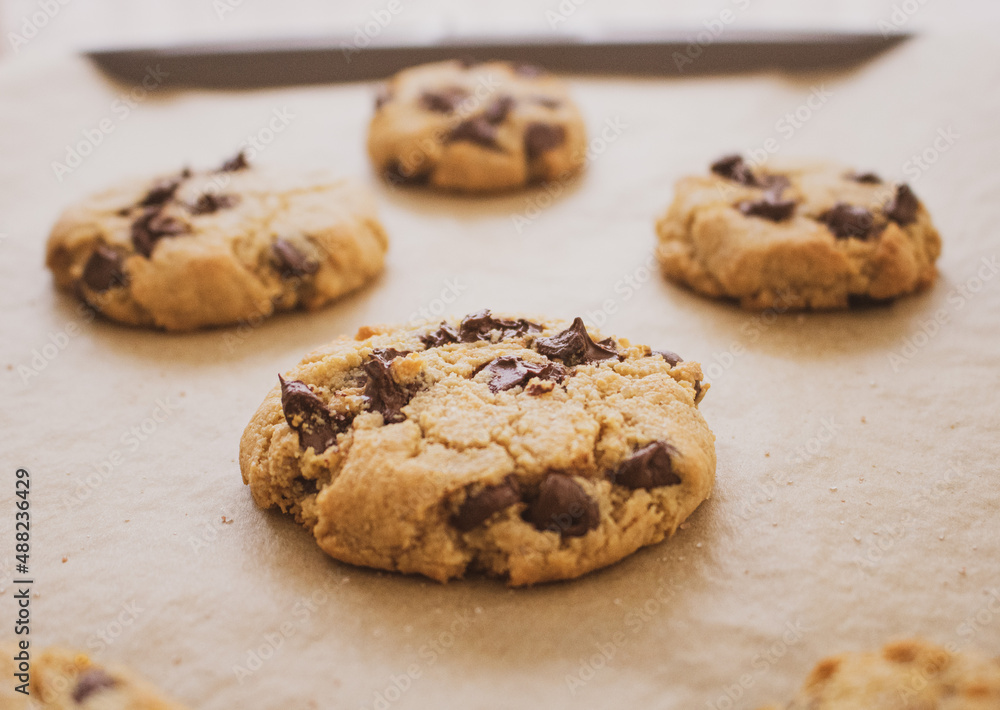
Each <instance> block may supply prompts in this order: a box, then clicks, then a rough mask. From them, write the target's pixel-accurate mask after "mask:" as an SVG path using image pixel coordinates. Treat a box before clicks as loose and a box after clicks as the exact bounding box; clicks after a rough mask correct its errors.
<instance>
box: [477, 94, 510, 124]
mask: <svg viewBox="0 0 1000 710" xmlns="http://www.w3.org/2000/svg"><path fill="white" fill-rule="evenodd" d="M515 103H516V102H515V101H514V97H513V96H498V97H497V98H495V99H494V100H493V101H491V102H490V104H489V105H488V106H487V107H486V110H485V111H483V117H484V118H485V119H486V120H487V121H489V122H490V123H492V124H493V125H494V126H496V125H498V124H501V123H503V122H504V119H505V118H507V114H509V113H510V111H511V109H512V108H514V104H515Z"/></svg>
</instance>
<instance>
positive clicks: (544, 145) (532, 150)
mask: <svg viewBox="0 0 1000 710" xmlns="http://www.w3.org/2000/svg"><path fill="white" fill-rule="evenodd" d="M565 142H566V129H565V128H563V127H562V126H557V125H554V124H552V123H538V122H535V123H529V124H528V125H527V127H526V128H525V129H524V154H525V155H527V156H528V160H534V159H535V158H537V157H538V156H540V155H541V154H542V153H544V152H546V151H549V150H552V149H553V148H558V147H559V146H561V145H562V144H563V143H565Z"/></svg>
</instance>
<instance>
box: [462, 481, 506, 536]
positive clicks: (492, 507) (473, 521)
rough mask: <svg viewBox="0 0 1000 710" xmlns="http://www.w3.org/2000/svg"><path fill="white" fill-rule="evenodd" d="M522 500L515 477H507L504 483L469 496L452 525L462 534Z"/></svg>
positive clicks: (487, 487)
mask: <svg viewBox="0 0 1000 710" xmlns="http://www.w3.org/2000/svg"><path fill="white" fill-rule="evenodd" d="M520 500H521V487H520V486H519V485H518V484H517V479H516V478H514V476H507V477H506V478H505V479H504V480H503V483H499V484H497V485H495V486H486V487H485V488H483V489H482V490H481V491H479V493H475V494H469V495H468V497H466V499H465V502H463V503H462V505H461V507H459V509H458V513H456V514H455V515H454V516H453V517H452V519H451V524H452V525H454V526H455V527H456V528H458V529H459V530H461V531H462V532H468V531H469V530H472V529H473V528H474V527H477V526H478V525H480V524H482V523H484V522H486V520H487V519H488V518H489V517H490V516H491V515H493V514H494V513H497V512H499V511H501V510H504V509H505V508H509V507H510V506H512V505H514V504H515V503H517V502H518V501H520Z"/></svg>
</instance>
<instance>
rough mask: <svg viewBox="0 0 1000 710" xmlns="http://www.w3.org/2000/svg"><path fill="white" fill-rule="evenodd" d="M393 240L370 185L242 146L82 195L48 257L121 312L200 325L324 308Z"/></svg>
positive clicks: (95, 303) (66, 279)
mask: <svg viewBox="0 0 1000 710" xmlns="http://www.w3.org/2000/svg"><path fill="white" fill-rule="evenodd" d="M387 243H388V242H387V238H386V235H385V231H384V230H383V229H382V225H381V224H380V223H379V221H378V217H377V215H376V212H375V205H374V200H373V198H372V197H371V195H370V194H369V192H368V191H367V190H366V189H364V188H362V187H361V186H359V185H357V184H355V183H353V182H351V181H347V180H341V179H335V178H332V177H330V176H329V175H326V174H323V173H298V174H290V173H281V172H278V171H274V170H264V169H259V168H254V167H251V166H249V165H247V163H246V161H245V160H244V159H243V155H242V154H240V155H238V156H236V157H235V158H233V159H232V160H229V161H226V163H224V164H223V165H222V166H221V167H219V168H218V169H216V170H212V171H204V172H192V171H191V170H183V171H181V172H179V173H177V174H174V175H167V176H163V177H159V178H156V179H153V180H148V181H138V182H136V181H133V182H128V183H125V184H123V185H120V186H118V187H115V188H113V189H110V190H108V191H106V192H103V193H101V194H98V195H94V196H92V197H90V198H88V199H86V200H84V201H83V202H81V203H79V204H77V205H75V206H73V207H70V208H69V209H68V210H66V212H65V213H64V214H63V215H62V217H61V218H60V219H59V222H58V223H57V224H56V226H55V227H54V228H53V230H52V235H51V236H50V238H49V244H48V257H47V263H48V266H49V268H50V269H52V273H53V274H54V276H55V282H56V284H57V285H58V286H59V287H61V288H63V289H67V290H72V291H74V292H75V293H76V294H77V295H78V296H79V297H80V298H81V299H83V300H84V301H85V302H86V303H88V304H90V305H91V306H92V307H93V308H95V309H96V310H97V311H99V312H100V313H102V314H104V315H105V316H107V317H108V318H111V319H112V320H117V321H121V322H122V323H128V324H131V325H139V326H150V327H158V328H165V329H167V330H192V329H195V328H200V327H203V326H215V325H226V324H233V323H240V322H256V321H259V320H260V319H261V318H264V317H266V316H269V315H271V314H272V313H274V312H276V311H286V310H291V309H294V308H306V309H313V308H318V307H320V306H322V305H324V304H326V303H328V302H330V301H331V300H333V299H335V298H337V297H339V296H342V295H343V294H345V293H347V292H349V291H352V290H354V289H356V288H358V287H360V286H362V285H364V284H365V283H367V282H369V281H370V280H371V279H372V278H374V276H375V275H376V274H378V273H379V272H380V271H381V270H382V264H383V261H384V256H385V251H386V248H387Z"/></svg>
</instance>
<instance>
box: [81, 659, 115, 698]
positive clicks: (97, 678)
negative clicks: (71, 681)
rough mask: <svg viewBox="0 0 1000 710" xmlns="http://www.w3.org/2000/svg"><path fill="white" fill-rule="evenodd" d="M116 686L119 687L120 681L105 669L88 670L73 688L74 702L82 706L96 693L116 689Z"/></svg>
mask: <svg viewBox="0 0 1000 710" xmlns="http://www.w3.org/2000/svg"><path fill="white" fill-rule="evenodd" d="M116 685H118V681H117V680H115V679H114V678H112V677H111V676H110V675H108V673H107V672H106V671H104V670H103V669H101V668H88V669H87V670H85V671H84V672H83V673H81V674H80V675H79V676H78V677H77V679H76V685H75V686H74V687H73V702H75V703H76V704H77V705H82V704H83V702H84V701H85V700H86V699H87V698H89V697H90V696H91V695H93V694H94V693H99V692H101V691H102V690H108V689H110V688H114V687H115V686H116Z"/></svg>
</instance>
